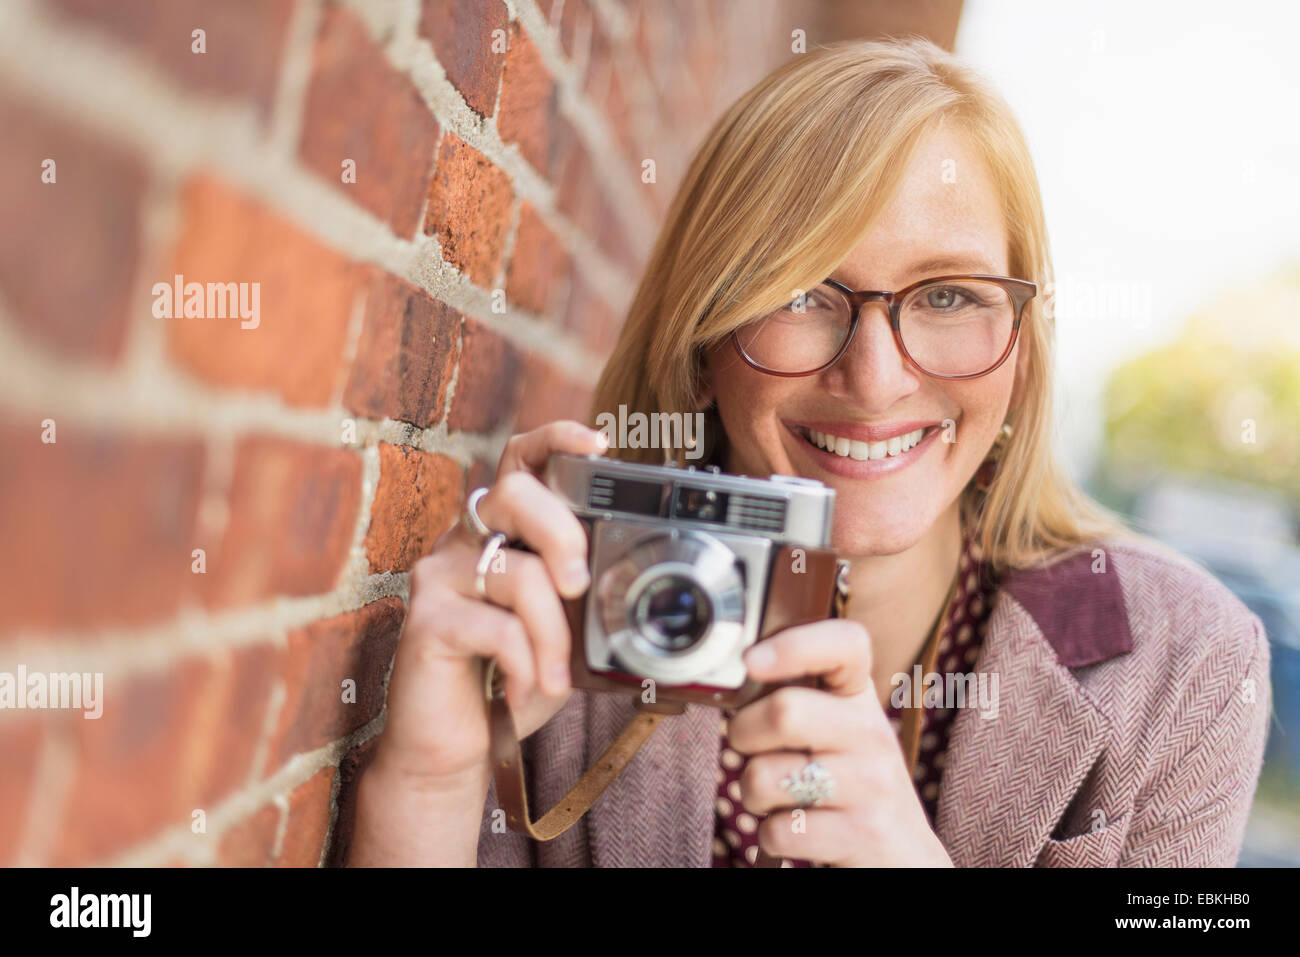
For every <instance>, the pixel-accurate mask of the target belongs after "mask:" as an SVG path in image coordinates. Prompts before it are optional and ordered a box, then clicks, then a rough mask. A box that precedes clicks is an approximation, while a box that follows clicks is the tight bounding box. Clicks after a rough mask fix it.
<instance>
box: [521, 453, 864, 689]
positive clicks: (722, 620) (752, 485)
mask: <svg viewBox="0 0 1300 957" xmlns="http://www.w3.org/2000/svg"><path fill="white" fill-rule="evenodd" d="M545 480H546V483H547V485H548V486H549V487H550V488H551V489H552V490H553V491H555V492H556V493H557V494H559V495H560V496H561V497H562V498H564V499H565V500H566V501H567V502H568V503H569V505H570V507H571V508H572V509H573V512H574V514H575V515H576V516H577V517H578V519H579V520H580V521H581V522H582V523H583V525H584V526H585V528H586V531H587V538H588V560H589V562H590V566H591V581H592V584H591V587H590V588H589V589H588V591H587V593H586V595H584V596H582V597H581V598H578V599H572V600H569V601H568V602H566V610H567V612H568V616H569V624H570V628H571V632H572V635H573V654H572V663H571V670H572V675H573V684H574V686H575V687H580V688H588V689H592V690H598V691H621V692H623V693H626V694H637V695H639V696H640V698H641V701H642V703H654V704H669V705H672V704H676V705H681V704H685V703H688V702H694V703H701V704H709V705H714V706H717V707H732V708H734V707H739V706H741V705H743V704H745V703H747V702H749V701H752V700H754V699H755V698H758V697H760V696H762V695H763V694H765V693H767V692H769V691H771V690H773V689H774V687H775V686H770V685H764V684H762V683H760V682H756V681H752V680H751V679H750V678H749V677H748V674H747V672H746V669H745V665H744V660H743V654H744V652H745V650H746V649H747V648H749V647H750V646H751V645H753V644H754V643H755V642H758V641H762V640H763V639H765V638H768V637H770V636H771V635H772V634H774V633H775V632H777V631H779V630H781V629H783V628H787V627H790V626H791V625H797V624H803V623H805V622H810V621H819V620H821V619H824V618H828V617H830V616H831V615H832V614H833V602H834V596H835V593H836V587H837V578H838V576H839V574H840V566H839V564H838V563H837V561H836V556H835V553H834V551H832V550H831V549H830V547H829V543H830V536H831V527H832V526H831V522H832V515H833V510H834V504H835V492H834V490H833V489H831V488H829V487H827V486H826V485H823V484H822V483H821V482H818V481H816V480H813V479H804V478H794V477H788V476H773V477H772V478H770V479H756V478H749V477H746V476H738V475H726V474H723V473H721V472H720V471H719V470H718V469H716V468H713V467H710V468H708V469H705V470H697V469H695V468H694V467H690V468H685V469H683V468H680V467H676V466H658V465H641V464H636V463H629V462H621V461H618V460H614V459H606V458H602V457H600V456H586V457H583V456H574V455H563V454H557V455H553V456H552V457H551V458H550V460H549V462H548V464H547V469H546V474H545ZM647 679H650V681H652V682H653V686H651V685H650V684H649V683H647ZM800 683H805V684H811V683H813V682H812V681H804V682H800ZM651 687H653V694H651V695H649V696H647V695H646V694H645V691H646V690H647V689H649V688H651ZM665 710H666V709H665ZM677 710H680V708H678V709H677Z"/></svg>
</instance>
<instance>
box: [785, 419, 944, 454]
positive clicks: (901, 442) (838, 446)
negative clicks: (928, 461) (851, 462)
mask: <svg viewBox="0 0 1300 957" xmlns="http://www.w3.org/2000/svg"><path fill="white" fill-rule="evenodd" d="M938 428H939V426H937V425H929V426H926V427H925V428H923V429H916V430H915V431H912V432H907V433H905V434H903V435H896V436H894V437H893V438H890V439H882V440H881V441H879V442H862V441H860V440H858V439H850V438H845V437H844V436H842V435H832V434H831V433H829V432H818V431H817V430H816V429H809V428H805V427H803V426H799V427H798V432H799V434H800V435H802V436H803V438H804V440H805V441H806V442H808V443H809V444H810V445H813V446H815V447H816V448H819V449H821V450H822V451H824V452H830V453H832V454H834V455H838V456H839V457H840V458H845V459H855V460H856V461H859V462H867V461H877V460H879V459H893V458H898V457H899V456H900V455H903V454H905V453H907V452H909V451H911V450H912V449H914V448H915V447H916V446H917V445H919V444H920V443H921V441H922V440H923V439H924V438H925V437H926V436H927V435H928V434H930V433H931V432H933V431H935V430H936V429H938Z"/></svg>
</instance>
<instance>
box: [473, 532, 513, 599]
mask: <svg viewBox="0 0 1300 957" xmlns="http://www.w3.org/2000/svg"><path fill="white" fill-rule="evenodd" d="M505 543H506V536H505V533H504V532H493V533H492V535H491V537H490V538H489V539H488V540H487V544H486V545H484V546H483V554H481V555H479V557H478V564H477V565H475V566H474V592H475V594H477V595H478V597H479V598H481V599H483V600H484V601H489V600H490V599H489V598H488V594H487V573H488V569H489V568H491V567H492V560H493V559H494V558H496V557H497V552H499V551H501V546H502V545H504V544H505Z"/></svg>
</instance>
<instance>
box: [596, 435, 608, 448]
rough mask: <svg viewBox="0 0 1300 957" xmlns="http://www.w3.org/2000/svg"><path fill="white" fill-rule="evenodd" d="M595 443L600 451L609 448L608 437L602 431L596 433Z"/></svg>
mask: <svg viewBox="0 0 1300 957" xmlns="http://www.w3.org/2000/svg"><path fill="white" fill-rule="evenodd" d="M596 445H597V446H599V447H600V450H601V451H602V452H604V451H607V450H608V449H609V439H608V438H607V437H606V436H605V433H604V432H597V433H596Z"/></svg>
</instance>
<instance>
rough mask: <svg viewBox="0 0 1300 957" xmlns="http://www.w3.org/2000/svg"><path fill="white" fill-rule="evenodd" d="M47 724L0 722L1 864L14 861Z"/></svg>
mask: <svg viewBox="0 0 1300 957" xmlns="http://www.w3.org/2000/svg"><path fill="white" fill-rule="evenodd" d="M46 723H47V722H44V721H40V720H37V719H36V718H33V717H27V718H23V719H18V718H13V717H6V718H4V720H3V723H0V867H9V866H12V865H13V864H14V863H15V860H14V859H15V857H16V855H17V854H18V850H19V847H20V845H21V841H22V838H23V830H24V828H25V826H26V824H27V815H28V814H29V813H30V811H31V806H32V798H33V797H35V795H34V794H33V792H32V788H33V786H34V784H35V779H36V768H37V765H38V763H39V762H40V757H41V745H42V743H43V742H44V740H45V734H46V731H45V724H46Z"/></svg>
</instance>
